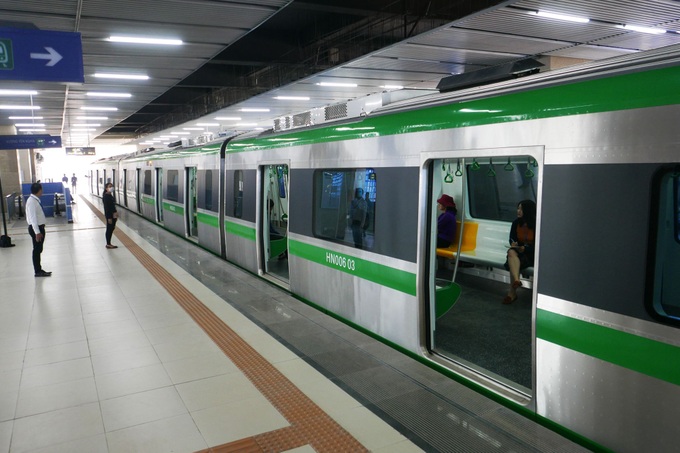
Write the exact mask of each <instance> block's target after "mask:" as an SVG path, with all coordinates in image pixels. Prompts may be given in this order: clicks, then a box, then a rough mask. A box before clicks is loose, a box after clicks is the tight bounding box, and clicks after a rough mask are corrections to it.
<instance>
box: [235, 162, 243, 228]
mask: <svg viewBox="0 0 680 453" xmlns="http://www.w3.org/2000/svg"><path fill="white" fill-rule="evenodd" d="M234 217H236V218H237V219H240V218H241V217H243V171H242V170H236V171H235V172H234Z"/></svg>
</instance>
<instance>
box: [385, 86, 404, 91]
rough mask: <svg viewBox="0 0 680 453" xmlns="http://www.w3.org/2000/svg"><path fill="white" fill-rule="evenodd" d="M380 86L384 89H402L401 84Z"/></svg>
mask: <svg viewBox="0 0 680 453" xmlns="http://www.w3.org/2000/svg"><path fill="white" fill-rule="evenodd" d="M380 88H385V89H386V90H402V89H403V88H404V86H403V85H380Z"/></svg>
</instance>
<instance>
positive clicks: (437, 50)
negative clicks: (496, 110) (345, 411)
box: [375, 43, 527, 66]
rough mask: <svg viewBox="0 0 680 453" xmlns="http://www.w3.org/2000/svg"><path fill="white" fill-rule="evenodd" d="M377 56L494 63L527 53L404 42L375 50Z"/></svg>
mask: <svg viewBox="0 0 680 453" xmlns="http://www.w3.org/2000/svg"><path fill="white" fill-rule="evenodd" d="M375 55H376V56H378V57H391V58H401V59H403V58H410V59H414V60H429V61H433V62H440V63H466V64H476V65H488V66H491V65H496V64H501V63H504V62H506V61H508V60H511V59H518V58H524V57H525V56H526V55H527V54H520V53H504V52H490V51H479V50H466V49H460V48H452V47H432V46H428V45H425V44H411V43H406V44H404V45H401V46H398V47H390V48H389V49H387V50H384V51H381V52H377V53H376V54H375Z"/></svg>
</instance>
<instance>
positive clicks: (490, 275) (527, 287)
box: [430, 155, 539, 395]
mask: <svg viewBox="0 0 680 453" xmlns="http://www.w3.org/2000/svg"><path fill="white" fill-rule="evenodd" d="M430 168H431V172H432V178H431V191H430V196H431V206H432V215H431V230H430V233H431V237H432V238H436V237H437V218H438V215H439V214H440V211H438V208H437V200H438V199H440V197H441V195H442V194H447V195H450V196H451V197H452V198H453V200H454V201H455V203H456V210H457V213H456V220H457V225H456V231H455V239H454V241H453V243H452V244H451V245H450V246H449V247H447V248H443V247H442V248H436V243H435V242H436V240H433V241H432V246H431V247H432V253H431V260H430V263H431V266H432V268H433V269H435V272H431V273H430V275H432V281H431V288H434V300H435V304H432V305H433V306H432V309H431V312H432V317H433V318H434V319H435V322H433V323H431V326H432V332H431V335H430V342H431V350H432V351H433V352H434V353H435V354H437V355H439V356H442V357H444V358H445V359H448V360H451V361H454V362H456V363H458V364H460V365H462V366H464V367H467V368H469V369H472V370H474V371H475V372H477V373H479V374H482V375H484V376H485V377H487V378H491V379H493V380H495V381H497V382H500V383H502V384H504V385H507V386H509V387H511V388H513V389H516V390H518V391H520V392H523V393H526V394H527V395H530V394H531V388H532V313H533V299H534V298H533V268H528V269H525V270H523V271H522V275H521V281H522V287H520V288H519V289H518V290H517V296H518V297H517V300H515V301H514V303H512V304H503V303H502V301H503V298H504V296H505V295H506V292H507V291H508V288H509V285H510V275H509V272H508V271H507V270H506V269H505V268H504V264H505V261H506V255H507V250H508V245H509V232H510V225H511V223H512V221H513V220H514V219H515V218H516V217H517V204H518V203H519V202H520V201H521V200H526V199H529V200H532V201H536V197H537V191H538V180H539V178H538V175H539V172H538V171H539V168H538V163H537V162H536V160H535V159H533V158H532V157H530V156H525V155H524V156H523V155H518V156H510V157H507V156H504V157H494V158H470V159H464V158H452V159H438V160H434V161H432V162H431V167H430ZM435 250H436V252H435Z"/></svg>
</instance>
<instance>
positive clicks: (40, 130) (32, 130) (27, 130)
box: [19, 128, 47, 132]
mask: <svg viewBox="0 0 680 453" xmlns="http://www.w3.org/2000/svg"><path fill="white" fill-rule="evenodd" d="M46 130H47V129H40V128H39V129H19V132H45V131H46Z"/></svg>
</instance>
